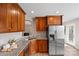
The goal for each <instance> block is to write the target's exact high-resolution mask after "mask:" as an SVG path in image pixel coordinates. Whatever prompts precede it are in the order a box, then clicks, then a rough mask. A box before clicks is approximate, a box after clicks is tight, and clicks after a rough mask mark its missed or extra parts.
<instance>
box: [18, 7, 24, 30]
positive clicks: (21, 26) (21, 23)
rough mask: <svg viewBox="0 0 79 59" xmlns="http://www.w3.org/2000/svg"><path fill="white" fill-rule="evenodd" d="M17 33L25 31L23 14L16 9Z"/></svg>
mask: <svg viewBox="0 0 79 59" xmlns="http://www.w3.org/2000/svg"><path fill="white" fill-rule="evenodd" d="M18 12H19V13H18V31H24V30H25V14H24V13H23V11H21V9H19V8H18Z"/></svg>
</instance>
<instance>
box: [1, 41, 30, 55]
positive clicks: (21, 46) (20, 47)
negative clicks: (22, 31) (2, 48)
mask: <svg viewBox="0 0 79 59" xmlns="http://www.w3.org/2000/svg"><path fill="white" fill-rule="evenodd" d="M28 44H29V41H28V40H19V41H18V42H17V45H18V48H16V49H14V50H12V51H11V52H0V56H18V55H19V52H20V51H22V50H23V49H24V48H25V47H26V46H27V45H28Z"/></svg>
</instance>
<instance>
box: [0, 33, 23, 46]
mask: <svg viewBox="0 0 79 59" xmlns="http://www.w3.org/2000/svg"><path fill="white" fill-rule="evenodd" d="M21 37H22V32H13V33H1V34H0V46H1V45H2V44H6V43H7V42H8V41H9V40H11V39H15V40H18V39H19V38H21Z"/></svg>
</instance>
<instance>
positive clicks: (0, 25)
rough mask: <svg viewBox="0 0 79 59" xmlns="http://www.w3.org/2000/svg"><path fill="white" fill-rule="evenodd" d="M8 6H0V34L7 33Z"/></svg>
mask: <svg viewBox="0 0 79 59" xmlns="http://www.w3.org/2000/svg"><path fill="white" fill-rule="evenodd" d="M6 15H7V4H0V32H7V31H9V30H8V25H7V24H8V20H7V16H6Z"/></svg>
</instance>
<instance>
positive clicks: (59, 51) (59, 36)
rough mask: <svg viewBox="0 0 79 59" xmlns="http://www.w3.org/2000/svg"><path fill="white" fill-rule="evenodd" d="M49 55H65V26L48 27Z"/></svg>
mask: <svg viewBox="0 0 79 59" xmlns="http://www.w3.org/2000/svg"><path fill="white" fill-rule="evenodd" d="M48 42H49V43H48V45H49V55H51V56H53V55H54V56H63V55H64V26H49V27H48Z"/></svg>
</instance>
